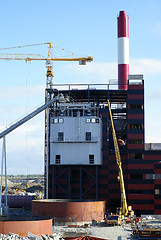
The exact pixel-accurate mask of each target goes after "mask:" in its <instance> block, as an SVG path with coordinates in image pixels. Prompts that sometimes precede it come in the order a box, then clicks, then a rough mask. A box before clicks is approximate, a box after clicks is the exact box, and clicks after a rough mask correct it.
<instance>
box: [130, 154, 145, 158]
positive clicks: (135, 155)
mask: <svg viewBox="0 0 161 240" xmlns="http://www.w3.org/2000/svg"><path fill="white" fill-rule="evenodd" d="M129 157H130V158H133V159H140V158H141V159H143V158H144V154H141V153H131V154H130V155H129Z"/></svg>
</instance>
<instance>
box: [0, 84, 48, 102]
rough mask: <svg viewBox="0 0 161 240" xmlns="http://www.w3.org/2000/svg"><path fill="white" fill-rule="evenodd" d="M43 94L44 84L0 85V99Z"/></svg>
mask: <svg viewBox="0 0 161 240" xmlns="http://www.w3.org/2000/svg"><path fill="white" fill-rule="evenodd" d="M40 94H44V86H43V85H36V86H28V87H25V86H22V87H13V86H12V87H9V86H8V87H0V100H13V99H19V100H20V99H21V98H23V97H27V95H28V96H29V97H32V96H35V95H40Z"/></svg>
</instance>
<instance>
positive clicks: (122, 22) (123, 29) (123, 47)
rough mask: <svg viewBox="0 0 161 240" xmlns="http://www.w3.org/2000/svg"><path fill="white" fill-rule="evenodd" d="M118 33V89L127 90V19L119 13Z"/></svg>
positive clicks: (123, 14)
mask: <svg viewBox="0 0 161 240" xmlns="http://www.w3.org/2000/svg"><path fill="white" fill-rule="evenodd" d="M117 32H118V88H119V89H120V90H127V86H128V85H127V84H128V75H129V18H128V16H127V15H126V11H120V13H119V17H118V18H117Z"/></svg>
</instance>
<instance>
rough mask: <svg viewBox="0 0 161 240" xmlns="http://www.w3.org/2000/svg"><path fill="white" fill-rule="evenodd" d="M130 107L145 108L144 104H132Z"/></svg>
mask: <svg viewBox="0 0 161 240" xmlns="http://www.w3.org/2000/svg"><path fill="white" fill-rule="evenodd" d="M130 109H143V105H142V104H130Z"/></svg>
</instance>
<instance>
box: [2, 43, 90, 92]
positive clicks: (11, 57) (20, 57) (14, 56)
mask: <svg viewBox="0 0 161 240" xmlns="http://www.w3.org/2000/svg"><path fill="white" fill-rule="evenodd" d="M37 45H48V55H47V57H43V56H42V55H41V54H14V53H13V54H7V53H0V60H25V61H26V62H30V61H33V60H41V61H42V60H45V61H46V68H47V73H46V76H47V81H46V87H47V88H51V87H52V84H53V61H78V62H79V64H80V65H85V64H86V62H91V61H93V58H92V57H90V56H88V57H75V55H74V54H73V53H72V55H73V57H71V58H67V57H53V48H54V46H55V45H54V44H53V43H50V42H47V43H40V44H32V45H24V46H17V47H9V48H2V49H0V50H9V49H16V48H24V47H33V46H37ZM61 50H64V49H63V48H61Z"/></svg>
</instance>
